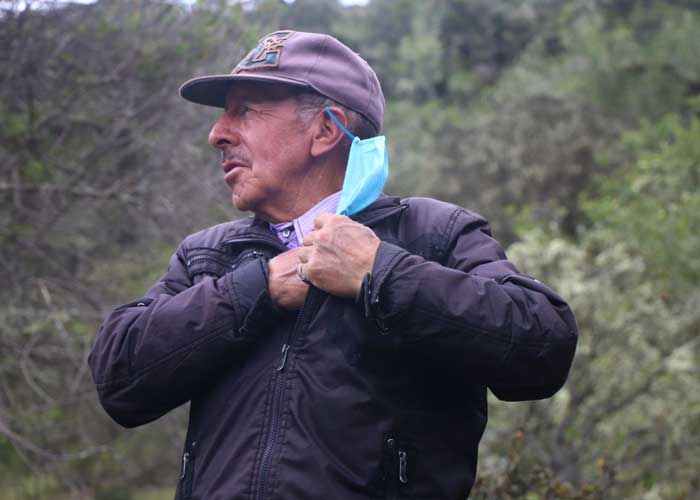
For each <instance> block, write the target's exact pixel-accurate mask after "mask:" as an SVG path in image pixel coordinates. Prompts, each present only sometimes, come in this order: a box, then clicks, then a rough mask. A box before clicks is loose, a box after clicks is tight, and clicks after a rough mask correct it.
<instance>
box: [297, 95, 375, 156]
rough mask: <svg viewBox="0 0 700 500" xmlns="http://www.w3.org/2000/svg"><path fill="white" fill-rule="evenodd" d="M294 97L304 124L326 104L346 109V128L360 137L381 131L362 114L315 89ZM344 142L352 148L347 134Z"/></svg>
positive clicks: (366, 136) (364, 137)
mask: <svg viewBox="0 0 700 500" xmlns="http://www.w3.org/2000/svg"><path fill="white" fill-rule="evenodd" d="M294 99H296V101H297V116H298V117H299V120H300V121H301V122H302V123H304V124H308V123H309V122H310V121H311V120H312V119H313V118H314V117H315V116H316V115H317V114H318V113H319V112H322V111H323V110H324V109H325V108H326V106H336V107H339V108H341V109H342V110H343V111H345V115H346V116H347V118H348V124H347V127H346V128H347V129H348V130H349V131H350V132H351V133H352V134H353V135H356V136H357V137H359V138H360V139H367V138H369V137H374V136H375V135H377V134H378V133H379V130H377V128H376V127H375V126H374V124H373V123H372V122H371V121H369V120H368V119H367V118H365V117H364V116H363V115H362V114H360V113H358V112H357V111H354V110H352V109H350V108H348V107H347V106H344V105H342V104H340V103H338V102H337V101H335V100H333V99H331V98H330V97H326V96H324V95H322V94H319V93H318V92H316V91H314V90H303V91H301V92H299V93H298V94H296V95H295V96H294ZM342 144H343V145H344V146H345V147H347V148H350V144H351V142H350V138H349V137H347V136H345V139H344V141H343V142H342Z"/></svg>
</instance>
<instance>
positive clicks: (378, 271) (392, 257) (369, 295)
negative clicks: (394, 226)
mask: <svg viewBox="0 0 700 500" xmlns="http://www.w3.org/2000/svg"><path fill="white" fill-rule="evenodd" d="M409 255H411V254H410V253H409V252H407V251H406V250H404V249H403V248H401V247H399V246H396V245H393V244H391V243H387V242H386V241H382V242H380V243H379V247H378V248H377V254H376V256H375V258H374V266H373V267H372V272H371V273H368V274H367V275H366V276H365V278H364V279H363V280H362V286H361V288H360V293H359V294H358V297H357V302H358V303H359V305H360V306H361V307H362V309H363V312H364V314H365V317H366V318H368V319H373V320H375V321H376V322H377V326H378V327H379V329H380V331H382V332H386V331H388V328H387V327H386V325H385V324H384V322H383V320H384V319H386V318H388V317H389V316H391V311H389V310H387V308H386V307H384V306H385V304H384V303H383V301H382V286H383V285H384V283H385V281H386V279H387V277H388V276H389V275H390V274H391V272H392V270H393V269H394V268H395V267H396V265H397V264H398V263H399V262H400V261H401V260H402V259H403V258H404V257H407V256H409Z"/></svg>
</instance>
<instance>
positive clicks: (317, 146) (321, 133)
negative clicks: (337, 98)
mask: <svg viewBox="0 0 700 500" xmlns="http://www.w3.org/2000/svg"><path fill="white" fill-rule="evenodd" d="M330 109H331V112H332V113H333V114H334V115H335V117H336V118H337V119H338V120H339V121H340V123H342V124H343V125H344V126H345V127H347V126H348V116H347V114H346V113H345V111H344V110H343V109H342V108H339V107H336V106H331V108H330ZM313 123H314V124H313V126H314V130H313V136H312V142H311V156H313V157H315V158H318V157H321V156H324V155H327V154H328V153H330V152H331V151H333V150H334V149H335V148H336V146H338V144H339V143H340V141H342V140H343V137H345V132H343V131H342V130H341V129H340V127H339V126H338V125H336V124H335V122H334V121H333V119H332V118H331V117H330V116H328V113H327V112H326V111H325V110H324V111H323V112H321V113H320V114H319V115H318V117H317V118H316V120H314V122H313Z"/></svg>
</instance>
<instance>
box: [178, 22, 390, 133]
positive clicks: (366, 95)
mask: <svg viewBox="0 0 700 500" xmlns="http://www.w3.org/2000/svg"><path fill="white" fill-rule="evenodd" d="M237 81H260V82H273V83H274V82H279V83H284V84H286V85H295V86H298V87H310V88H312V89H313V90H315V91H316V92H318V93H320V94H323V95H325V96H326V97H330V98H331V99H333V100H335V101H337V102H339V103H340V104H343V105H345V106H347V107H348V108H350V109H352V110H354V111H357V112H358V113H361V114H362V115H364V116H365V117H366V118H367V119H368V120H369V121H371V122H372V123H373V124H374V125H375V126H376V127H377V130H380V129H381V128H382V121H383V119H384V94H382V88H381V86H380V85H379V79H378V78H377V75H376V74H375V73H374V71H373V70H372V68H370V66H369V64H368V63H367V61H365V60H364V59H362V58H361V57H360V56H359V54H356V53H355V52H353V51H352V50H350V49H349V48H348V47H346V46H345V45H343V44H342V43H341V42H339V41H338V40H337V39H335V38H333V37H332V36H329V35H323V34H320V33H304V32H301V31H275V32H274V33H270V34H269V35H266V36H264V37H263V38H261V39H260V41H259V42H258V45H257V46H256V47H255V48H254V49H253V50H251V51H250V52H249V53H248V55H247V56H245V57H244V58H243V60H242V61H241V62H239V63H238V65H237V66H236V67H235V68H234V69H233V71H231V73H230V74H228V75H210V76H201V77H199V78H193V79H192V80H189V81H187V82H185V83H184V84H183V85H182V87H180V95H181V96H182V97H184V98H185V99H187V100H188V101H192V102H196V103H197V104H204V105H207V106H215V107H218V108H223V107H224V106H225V103H226V92H227V91H228V89H229V88H230V87H231V85H233V84H234V83H235V82H237Z"/></svg>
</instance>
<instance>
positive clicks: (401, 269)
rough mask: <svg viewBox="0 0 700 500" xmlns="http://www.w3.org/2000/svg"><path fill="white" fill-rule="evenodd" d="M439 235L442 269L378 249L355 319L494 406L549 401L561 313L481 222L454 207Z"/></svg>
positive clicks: (563, 351)
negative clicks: (475, 387)
mask: <svg viewBox="0 0 700 500" xmlns="http://www.w3.org/2000/svg"><path fill="white" fill-rule="evenodd" d="M447 227H448V229H447V231H448V232H449V234H447V235H446V238H445V241H447V242H448V243H447V244H446V246H445V255H446V258H445V259H443V263H444V264H445V265H442V264H440V263H437V262H433V261H430V260H426V259H424V258H423V257H421V256H418V255H415V254H412V253H410V252H408V251H407V250H404V249H402V248H400V247H399V246H396V245H393V244H391V243H387V242H381V244H380V246H379V249H378V251H377V256H376V259H375V263H374V268H373V270H372V274H371V279H370V280H365V283H364V284H363V290H362V291H361V297H362V301H363V302H364V304H363V306H364V310H365V314H366V315H367V316H368V317H369V318H372V319H374V320H375V321H376V322H377V324H378V325H379V326H380V330H383V331H384V333H385V334H387V335H392V334H393V335H398V336H400V338H401V342H402V344H403V345H405V346H407V347H409V348H412V349H417V350H419V351H420V352H422V353H425V355H429V356H431V357H432V358H433V359H435V360H438V362H440V363H446V364H447V366H449V367H450V369H451V370H452V371H457V372H458V373H460V374H461V375H460V377H462V378H464V379H465V380H468V381H469V382H471V383H478V384H483V385H486V386H488V387H489V388H490V389H491V391H492V392H493V393H494V394H495V395H496V396H497V397H498V398H499V399H502V400H508V401H522V400H529V399H541V398H546V397H549V396H551V395H553V394H554V393H555V392H556V391H557V390H559V388H561V386H562V385H563V384H564V382H565V381H566V378H567V375H568V372H569V368H570V365H571V363H572V360H573V356H574V352H575V349H576V342H577V329H576V322H575V320H574V316H573V314H572V312H571V309H570V308H569V306H568V305H567V304H566V302H564V300H563V299H562V298H561V297H560V296H559V295H557V294H556V293H554V292H553V291H552V290H550V289H549V288H547V287H546V286H545V285H543V284H542V283H540V282H539V281H537V280H536V279H534V278H532V277H529V276H527V275H524V274H522V273H520V272H519V271H518V270H517V269H516V267H515V266H514V265H513V264H512V263H511V262H510V261H508V260H507V259H506V256H505V253H504V251H503V249H502V248H501V246H500V245H499V244H498V243H497V242H496V241H495V240H494V239H493V238H492V237H491V234H490V231H489V228H488V225H487V223H486V221H485V220H484V219H483V218H481V217H479V216H477V215H475V214H473V213H470V212H467V211H465V210H462V209H458V210H457V211H456V212H454V214H453V216H452V217H451V219H450V223H449V224H447Z"/></svg>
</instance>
